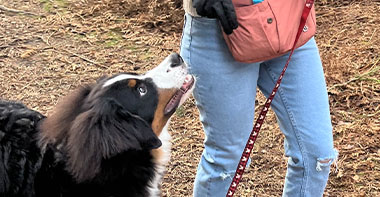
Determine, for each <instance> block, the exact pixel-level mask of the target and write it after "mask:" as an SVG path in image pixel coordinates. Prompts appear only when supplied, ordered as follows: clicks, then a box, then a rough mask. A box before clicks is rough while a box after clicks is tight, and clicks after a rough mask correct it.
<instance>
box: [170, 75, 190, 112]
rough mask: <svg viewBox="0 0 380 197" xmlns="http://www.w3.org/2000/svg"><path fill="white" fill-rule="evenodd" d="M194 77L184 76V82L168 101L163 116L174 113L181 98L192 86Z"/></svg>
mask: <svg viewBox="0 0 380 197" xmlns="http://www.w3.org/2000/svg"><path fill="white" fill-rule="evenodd" d="M194 81H195V80H194V77H193V76H192V75H186V77H185V81H184V82H183V84H182V86H181V88H180V89H179V90H177V92H176V93H175V94H174V96H173V97H172V98H171V99H170V100H169V102H168V104H166V107H165V115H167V114H170V113H172V112H174V111H175V110H176V109H177V107H178V106H179V105H180V102H181V99H182V97H183V96H184V95H185V94H186V93H187V92H188V91H189V90H190V89H192V87H193V86H194Z"/></svg>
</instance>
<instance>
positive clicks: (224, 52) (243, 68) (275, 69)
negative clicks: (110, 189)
mask: <svg viewBox="0 0 380 197" xmlns="http://www.w3.org/2000/svg"><path fill="white" fill-rule="evenodd" d="M181 56H182V57H183V58H184V60H185V61H186V62H187V63H188V64H189V66H190V69H191V72H192V73H193V74H194V75H196V76H197V79H198V81H197V84H196V87H195V90H194V97H195V99H196V103H197V107H198V109H199V112H200V120H201V122H202V124H203V129H204V132H205V141H204V144H205V149H204V151H203V154H202V158H201V161H200V163H199V166H198V171H197V175H196V179H195V183H194V196H195V197H206V196H212V197H222V196H225V195H226V192H227V189H228V186H229V184H230V183H231V179H232V177H233V175H234V172H235V170H236V167H237V164H238V161H239V159H240V156H241V153H242V151H243V149H244V146H245V143H246V141H247V139H248V136H249V134H250V132H251V130H252V126H253V118H254V117H253V116H254V107H255V96H256V87H257V86H258V87H259V89H260V90H261V91H262V92H263V93H264V95H265V96H268V94H270V92H271V90H272V89H273V87H274V85H275V82H276V80H277V78H278V76H279V75H280V73H281V70H282V69H283V67H284V64H285V61H286V59H287V57H288V55H284V56H282V57H279V58H274V59H272V60H269V61H265V62H261V63H251V64H246V63H239V62H236V61H235V60H234V59H233V57H232V56H231V54H230V53H229V51H228V48H227V46H226V44H225V42H224V40H223V36H222V34H221V28H220V26H219V24H218V21H217V20H215V19H209V18H198V17H192V16H190V15H188V14H186V15H185V25H184V30H183V36H182V41H181ZM271 107H272V109H273V110H274V111H275V113H276V117H277V120H278V123H279V125H280V129H281V131H282V132H283V133H284V135H285V142H284V146H285V155H286V156H287V157H289V160H288V170H287V174H286V177H285V186H284V190H283V196H291V197H293V196H322V194H323V191H324V189H325V186H326V183H327V180H328V176H329V171H330V165H331V163H332V162H334V161H335V160H336V158H337V151H336V150H335V149H334V147H333V136H332V125H331V119H330V111H329V103H328V96H327V91H326V83H325V79H324V74H323V68H322V64H321V60H320V56H319V52H318V48H317V45H316V42H315V40H314V38H313V39H311V40H310V41H309V42H308V43H306V44H305V45H304V46H302V47H300V48H298V49H297V50H296V51H295V53H294V55H293V57H292V60H291V63H290V65H289V67H288V69H287V71H286V74H285V76H284V79H283V80H282V83H281V86H280V89H279V91H278V93H277V95H276V96H275V98H274V100H273V102H272V105H271ZM264 132H266V131H264ZM258 140H260V139H258ZM273 143H278V142H273Z"/></svg>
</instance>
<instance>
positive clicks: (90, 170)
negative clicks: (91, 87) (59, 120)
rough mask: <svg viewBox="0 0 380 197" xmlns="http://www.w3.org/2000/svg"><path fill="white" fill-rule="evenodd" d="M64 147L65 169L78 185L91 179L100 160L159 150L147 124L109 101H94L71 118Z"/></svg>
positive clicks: (112, 101) (155, 137)
mask: <svg viewBox="0 0 380 197" xmlns="http://www.w3.org/2000/svg"><path fill="white" fill-rule="evenodd" d="M67 143H68V149H67V151H68V156H69V161H68V169H69V171H71V173H72V174H73V175H74V176H75V177H76V179H77V181H79V182H82V181H85V180H89V179H91V178H93V177H94V176H95V175H96V174H97V173H98V172H99V171H100V166H101V162H102V159H106V158H110V157H112V156H114V155H116V154H118V153H122V152H124V151H128V150H136V151H139V150H151V149H155V148H158V147H160V146H161V141H160V140H159V139H158V137H157V136H156V135H155V134H154V132H153V130H152V129H151V126H150V125H149V124H148V123H147V122H145V121H144V120H143V119H141V118H140V117H138V116H135V115H133V114H131V113H130V112H128V111H127V110H125V109H124V108H123V107H122V106H121V105H120V104H118V103H117V102H116V101H115V100H113V99H111V98H109V99H104V98H103V99H99V100H97V101H94V102H93V104H92V106H91V107H90V108H89V110H87V111H85V112H82V113H81V114H79V115H78V116H77V117H76V118H75V120H74V121H73V123H72V125H71V128H70V131H69V138H68V141H67Z"/></svg>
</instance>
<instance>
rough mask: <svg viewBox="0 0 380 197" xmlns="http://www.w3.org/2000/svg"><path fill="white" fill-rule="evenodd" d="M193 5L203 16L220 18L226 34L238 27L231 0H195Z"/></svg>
mask: <svg viewBox="0 0 380 197" xmlns="http://www.w3.org/2000/svg"><path fill="white" fill-rule="evenodd" d="M193 7H194V8H195V9H196V10H197V13H198V14H199V15H201V16H205V17H208V18H217V19H219V21H220V23H221V24H222V27H223V31H224V32H225V33H226V34H231V33H232V31H233V30H234V29H236V28H237V27H238V22H237V18H236V13H235V8H234V5H233V4H232V1H231V0H193Z"/></svg>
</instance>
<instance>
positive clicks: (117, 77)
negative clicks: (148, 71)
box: [103, 74, 145, 87]
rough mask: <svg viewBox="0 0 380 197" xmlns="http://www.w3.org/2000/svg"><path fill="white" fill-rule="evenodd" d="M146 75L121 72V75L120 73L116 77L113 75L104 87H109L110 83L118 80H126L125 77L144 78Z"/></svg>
mask: <svg viewBox="0 0 380 197" xmlns="http://www.w3.org/2000/svg"><path fill="white" fill-rule="evenodd" d="M144 78H145V77H144V76H140V75H131V74H121V75H118V76H116V77H113V78H111V79H109V80H107V81H106V82H105V83H104V85H103V87H107V86H109V85H112V84H114V83H116V82H118V81H122V80H125V79H140V80H141V79H144Z"/></svg>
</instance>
